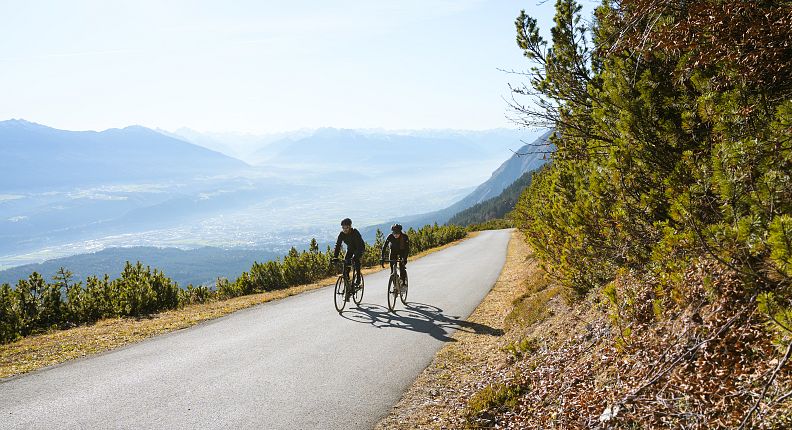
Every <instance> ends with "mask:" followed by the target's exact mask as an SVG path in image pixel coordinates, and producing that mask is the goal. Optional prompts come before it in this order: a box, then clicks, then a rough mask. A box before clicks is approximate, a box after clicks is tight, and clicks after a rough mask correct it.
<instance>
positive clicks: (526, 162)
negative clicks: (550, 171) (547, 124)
mask: <svg viewBox="0 0 792 430" xmlns="http://www.w3.org/2000/svg"><path fill="white" fill-rule="evenodd" d="M552 134H553V130H548V131H547V132H545V133H543V134H542V135H541V136H539V137H538V138H537V139H536V140H535V141H533V142H532V143H529V144H525V145H523V146H522V147H521V148H520V149H519V150H517V151H516V153H515V154H514V155H512V156H511V157H510V158H509V159H508V160H506V161H505V162H503V164H501V165H500V167H498V168H497V169H496V170H495V171H494V172H492V176H491V177H490V178H489V179H488V180H487V181H485V182H484V183H482V184H481V185H479V186H478V187H476V189H475V190H473V192H471V193H470V194H468V195H467V196H466V197H465V198H463V199H462V200H460V201H458V202H456V203H454V204H453V205H451V206H449V207H447V208H445V209H441V210H438V211H434V212H430V213H425V214H419V215H411V216H404V217H401V218H399V219H398V221H399V222H400V223H401V224H403V225H404V226H405V228H406V227H414V228H418V227H421V226H423V225H426V224H433V223H435V222H436V223H438V224H444V223H446V222H447V221H448V220H449V219H451V217H453V216H454V215H456V214H457V213H459V212H461V211H463V210H465V209H467V208H470V207H472V206H474V205H476V204H478V203H482V202H484V201H486V200H489V199H491V198H494V197H497V196H498V195H500V194H501V193H502V192H503V190H504V189H505V188H506V187H508V186H509V185H511V184H512V183H514V182H515V181H516V180H517V179H518V178H520V177H521V176H523V174H525V173H526V172H531V171H533V170H536V169H538V168H540V167H542V166H543V165H544V164H545V163H546V161H547V160H546V156H545V154H544V153H542V152H544V151H536V149H535V148H536V147H537V146H541V145H549V140H550V136H551V135H552ZM395 221H397V220H394V221H389V222H387V223H383V224H378V225H373V226H368V227H365V228H364V229H363V231H362V232H363V234H364V235H365V236H366V237H369V236H371V235H373V234H374V232H375V231H376V229H377V228H379V229H387V228H389V227H390V225H391V224H392V223H393V222H395Z"/></svg>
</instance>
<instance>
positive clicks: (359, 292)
mask: <svg viewBox="0 0 792 430" xmlns="http://www.w3.org/2000/svg"><path fill="white" fill-rule="evenodd" d="M364 287H365V285H364V282H363V274H361V275H360V285H359V286H358V287H357V289H356V290H355V295H353V296H352V300H353V301H354V302H355V304H356V305H358V306H360V302H362V301H363V288H364Z"/></svg>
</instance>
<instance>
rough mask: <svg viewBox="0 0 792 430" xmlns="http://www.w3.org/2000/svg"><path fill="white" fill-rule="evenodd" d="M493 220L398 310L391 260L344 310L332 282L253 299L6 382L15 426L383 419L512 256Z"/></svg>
mask: <svg viewBox="0 0 792 430" xmlns="http://www.w3.org/2000/svg"><path fill="white" fill-rule="evenodd" d="M509 237H510V231H508V230H498V231H486V232H482V233H481V234H480V235H478V236H477V237H475V238H472V239H469V240H467V241H464V242H462V243H460V244H459V245H456V246H453V247H451V248H448V249H446V250H443V251H441V252H436V253H434V254H431V255H429V256H427V257H424V258H421V259H419V260H416V261H414V262H410V263H409V264H408V265H407V271H408V272H409V276H410V290H409V297H408V298H407V301H408V306H404V305H402V304H401V302H398V303H397V308H396V312H395V313H389V312H388V309H387V301H386V285H387V279H388V275H389V272H388V271H387V270H384V271H381V272H378V273H376V274H372V275H370V276H367V277H366V279H365V281H366V282H365V283H366V289H365V295H364V297H363V303H362V304H361V305H360V307H356V306H355V305H354V304H353V303H352V302H350V303H349V304H348V305H347V308H346V309H345V310H344V312H343V313H342V314H341V315H339V313H338V312H336V310H335V308H334V306H333V289H332V287H328V288H322V289H319V290H316V291H312V292H309V293H305V294H301V295H298V296H294V297H290V298H287V299H283V300H279V301H275V302H271V303H267V304H263V305H260V306H256V307H253V308H249V309H245V310H242V311H239V312H236V313H234V314H231V315H228V316H226V317H223V318H220V319H216V320H213V321H209V322H206V323H203V324H200V325H198V326H195V327H192V328H189V329H185V330H181V331H178V332H174V333H171V334H167V335H163V336H159V337H156V338H152V339H149V340H146V341H144V342H141V343H138V344H134V345H131V346H128V347H124V348H120V349H117V350H114V351H111V352H108V353H104V354H101V355H98V356H94V357H89V358H85V359H80V360H75V361H71V362H68V363H65V364H62V365H59V366H54V367H51V368H47V369H43V370H41V371H38V372H33V373H31V374H28V375H23V376H20V377H15V378H10V379H6V380H3V381H2V382H0V428H2V429H108V428H125V429H141V428H160V429H221V428H222V429H237V428H250V429H370V428H372V427H373V426H374V424H375V423H376V422H377V421H378V420H379V419H380V418H382V417H383V416H384V415H386V414H387V413H388V411H389V410H390V409H391V408H392V407H393V405H394V404H395V403H396V402H397V401H398V400H399V398H400V397H401V395H402V393H403V392H404V390H406V389H407V388H408V387H409V385H410V384H411V383H412V381H413V380H414V379H415V378H416V376H418V374H419V373H420V372H421V371H422V370H423V369H424V368H426V366H427V365H428V364H429V363H430V362H431V360H432V358H433V357H434V354H435V353H436V352H437V350H438V349H439V348H440V347H441V346H442V345H443V343H445V342H450V341H453V339H451V337H450V336H451V334H452V333H453V332H454V331H456V330H465V331H476V332H483V333H489V334H493V335H495V334H496V333H497V330H496V329H493V328H491V327H487V326H483V325H479V324H474V323H469V322H466V321H465V318H466V317H467V316H468V315H470V313H471V312H472V311H473V309H475V307H476V306H477V305H478V303H479V302H480V301H481V300H482V299H483V298H484V296H485V295H486V294H487V292H488V291H489V290H490V288H491V287H492V286H493V284H494V283H495V281H496V280H497V278H498V275H499V274H500V271H501V268H502V267H503V264H504V262H505V256H506V245H507V243H508V241H509Z"/></svg>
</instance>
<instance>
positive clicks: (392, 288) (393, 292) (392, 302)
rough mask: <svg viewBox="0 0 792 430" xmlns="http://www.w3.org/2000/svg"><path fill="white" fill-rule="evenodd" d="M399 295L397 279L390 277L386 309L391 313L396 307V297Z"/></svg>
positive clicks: (396, 277)
mask: <svg viewBox="0 0 792 430" xmlns="http://www.w3.org/2000/svg"><path fill="white" fill-rule="evenodd" d="M398 295H399V277H398V276H396V275H395V274H394V275H391V277H390V279H389V280H388V309H389V310H390V311H391V312H393V309H394V308H395V307H396V296H398Z"/></svg>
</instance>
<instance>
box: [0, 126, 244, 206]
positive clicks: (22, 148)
mask: <svg viewBox="0 0 792 430" xmlns="http://www.w3.org/2000/svg"><path fill="white" fill-rule="evenodd" d="M246 166H247V165H246V164H245V163H243V162H242V161H239V160H237V159H234V158H231V157H228V156H225V155H223V154H220V153H218V152H215V151H211V150H208V149H206V148H203V147H200V146H197V145H193V144H191V143H187V142H184V141H182V140H179V139H175V138H173V137H169V136H165V135H162V134H160V133H157V132H155V131H153V130H150V129H147V128H145V127H140V126H131V127H126V128H123V129H109V130H105V131H102V132H96V131H66V130H58V129H54V128H50V127H46V126H43V125H40V124H35V123H31V122H27V121H23V120H10V121H2V122H0V171H2V172H3V181H2V187H3V190H14V189H25V190H29V189H31V188H33V187H46V186H51V187H63V186H86V185H93V184H107V183H117V182H122V181H130V180H158V179H169V178H173V177H184V176H194V175H199V174H217V173H221V172H225V171H231V170H234V169H240V168H245V167H246Z"/></svg>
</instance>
